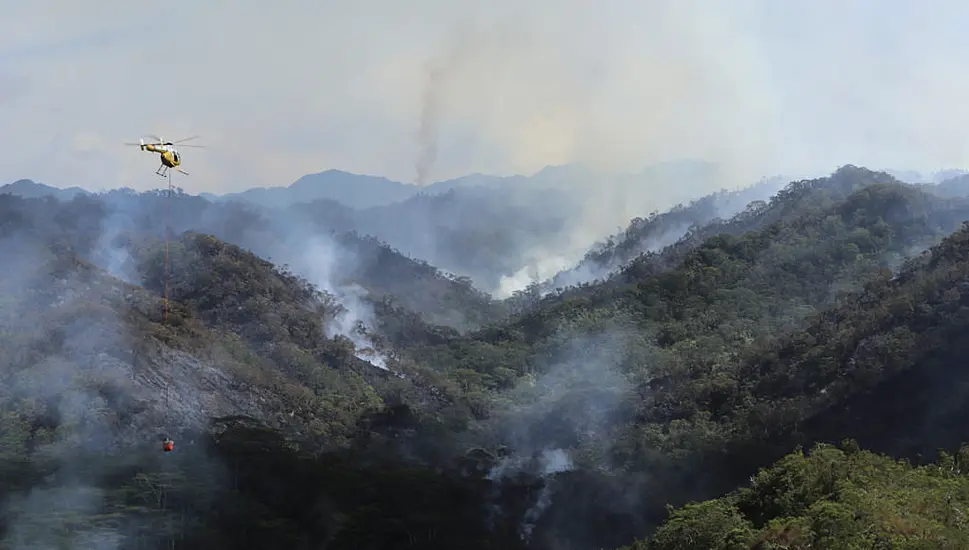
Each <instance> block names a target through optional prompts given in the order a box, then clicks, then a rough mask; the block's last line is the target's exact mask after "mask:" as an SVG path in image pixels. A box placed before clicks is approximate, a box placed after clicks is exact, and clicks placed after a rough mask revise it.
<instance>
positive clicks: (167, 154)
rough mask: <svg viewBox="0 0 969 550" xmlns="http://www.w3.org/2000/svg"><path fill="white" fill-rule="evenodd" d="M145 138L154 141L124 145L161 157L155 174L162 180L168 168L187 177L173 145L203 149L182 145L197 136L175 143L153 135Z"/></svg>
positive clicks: (166, 174)
mask: <svg viewBox="0 0 969 550" xmlns="http://www.w3.org/2000/svg"><path fill="white" fill-rule="evenodd" d="M145 137H147V138H149V139H151V140H154V141H149V142H147V143H146V142H145V138H141V139H139V140H138V143H125V145H137V146H138V147H140V148H141V150H142V151H150V152H152V153H158V156H159V157H161V166H159V167H158V170H156V171H155V173H156V174H158V175H159V176H161V177H163V178H164V177H166V176H168V169H169V168H174V169H176V170H178V171H179V172H181V173H183V174H185V175H186V176H187V175H188V172H186V171H185V170H183V169H182V167H181V165H182V156H181V155H179V154H178V149H176V148H175V145H178V146H179V147H198V148H204V147H205V146H204V145H186V144H184V142H186V141H190V140H193V139H196V138H198V137H199V136H192V137H187V138H183V139H179V140H176V141H165V140H164V139H162V138H160V137H158V136H154V135H147V136H145Z"/></svg>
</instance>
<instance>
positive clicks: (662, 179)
mask: <svg viewBox="0 0 969 550" xmlns="http://www.w3.org/2000/svg"><path fill="white" fill-rule="evenodd" d="M892 173H893V174H894V175H895V176H896V177H898V178H899V179H902V180H905V181H909V182H913V183H918V182H923V183H924V182H931V183H933V184H937V183H939V182H943V180H944V181H945V182H944V183H942V185H941V186H940V189H939V190H940V191H942V190H943V189H942V188H946V189H948V187H952V186H955V187H961V186H965V185H966V184H965V181H966V177H967V176H965V175H964V174H965V172H962V171H957V170H949V171H945V172H938V173H936V174H932V175H923V174H919V173H917V172H910V171H909V172H904V171H894V172H892ZM791 179H794V178H784V177H774V178H770V184H769V185H757V186H754V187H750V184H751V183H753V182H736V181H730V180H729V179H728V178H726V177H725V176H724V175H723V174H722V173H721V172H720V171H719V169H718V167H717V166H716V165H715V164H712V163H707V162H700V161H679V162H669V163H663V164H658V165H654V166H650V167H648V168H647V169H645V170H643V171H642V172H639V173H636V174H615V173H608V172H604V171H600V170H595V169H593V168H590V167H587V166H583V165H577V164H572V165H564V166H549V167H546V168H544V169H543V170H541V171H539V172H537V173H535V174H533V175H531V176H524V175H514V176H489V175H484V174H471V175H467V176H463V177H460V178H456V179H451V180H445V181H440V182H436V183H433V184H430V185H427V186H417V185H414V184H409V183H401V182H396V181H393V180H389V179H387V178H383V177H377V176H368V175H360V174H351V173H348V172H343V171H340V170H327V171H324V172H320V173H317V174H308V175H306V176H303V177H301V178H300V179H298V180H297V181H295V182H294V183H292V184H291V185H289V186H288V187H260V188H253V189H248V190H246V191H242V192H238V193H227V194H223V195H215V194H211V193H200V194H199V196H201V197H203V198H205V199H206V200H209V201H211V202H216V203H226V202H236V203H242V204H246V205H249V206H251V207H255V208H256V209H258V210H259V211H261V212H262V213H263V214H264V215H267V216H269V217H271V218H274V219H277V220H280V221H283V220H289V221H292V222H295V221H297V220H301V222H300V223H310V224H312V225H313V226H315V227H316V228H317V230H321V231H324V232H331V231H336V232H345V231H351V232H356V233H359V234H363V235H371V236H374V237H376V238H377V239H379V240H381V241H383V242H385V243H387V244H388V245H390V246H391V247H393V248H395V249H397V250H398V251H400V252H401V253H403V254H405V255H407V256H410V257H411V258H415V259H420V260H423V261H426V262H428V263H430V264H431V265H433V266H435V267H438V268H440V269H442V270H445V271H447V272H450V273H453V274H455V275H459V276H466V277H470V278H471V280H472V281H473V282H474V284H475V286H477V287H478V288H480V289H482V290H485V291H487V292H490V293H496V294H497V295H500V296H502V297H504V296H509V295H511V294H512V293H514V292H515V291H517V290H522V289H524V288H525V287H526V286H528V285H529V284H532V283H537V282H540V281H550V279H553V278H556V275H557V274H560V275H561V276H559V277H558V278H557V279H556V281H555V284H558V283H562V282H566V280H565V279H568V282H571V283H578V282H581V281H584V280H587V279H588V278H589V277H592V278H595V277H594V276H593V275H595V276H598V275H602V274H604V273H600V272H601V271H602V270H606V271H609V270H612V269H616V268H618V267H619V265H620V264H623V263H625V262H628V261H630V260H631V257H630V255H632V256H635V255H636V254H638V253H641V252H642V251H643V250H645V249H652V247H653V246H659V245H662V244H664V243H665V241H663V240H662V239H660V241H657V242H656V243H653V244H652V245H648V246H647V244H648V243H647V241H649V242H652V239H656V238H658V237H659V235H653V234H652V233H653V229H654V228H653V224H650V225H649V226H648V227H644V228H643V231H646V232H647V233H649V236H648V237H649V238H645V237H644V238H645V240H643V239H640V238H639V237H638V236H636V237H635V238H630V235H631V234H630V233H629V231H630V229H629V228H628V227H626V226H627V225H628V224H629V223H630V220H634V225H635V220H643V219H646V217H648V215H649V213H650V212H656V213H658V212H661V211H665V210H668V209H669V208H671V207H674V206H675V205H677V204H683V205H686V204H687V203H690V201H694V200H696V199H697V198H698V197H708V196H710V194H711V193H718V192H720V191H722V190H728V191H731V193H728V194H726V195H722V194H721V195H718V196H717V197H716V198H712V197H710V200H714V201H715V202H716V203H717V207H716V208H713V207H712V206H711V208H712V210H711V209H710V208H706V207H704V208H701V210H703V212H700V213H698V214H697V215H698V216H699V218H696V219H694V217H691V216H693V214H690V215H688V216H686V217H687V218H690V220H689V221H690V223H702V222H706V221H709V220H708V219H707V218H709V217H710V216H727V217H729V215H732V214H733V213H735V212H737V211H740V210H742V209H743V207H744V205H745V204H746V202H749V201H751V200H765V199H768V198H769V196H770V195H771V194H772V193H773V192H774V191H776V190H777V189H778V188H780V187H783V185H784V183H786V182H787V181H790V180H791ZM765 181H766V180H765ZM741 188H744V189H747V191H745V192H743V193H736V190H739V189H741ZM189 190H190V189H189ZM953 192H954V193H956V194H961V193H959V192H958V191H953ZM2 193H10V194H13V195H18V196H21V197H24V198H38V197H43V196H53V197H56V198H57V199H59V200H66V201H69V200H71V199H73V198H74V197H76V196H78V195H81V194H89V193H90V192H89V191H86V190H84V189H81V188H79V187H71V188H67V189H60V188H57V187H53V186H50V185H45V184H42V183H37V182H33V181H31V180H19V181H17V182H14V183H12V184H9V185H5V186H2V187H0V194H2ZM728 199H729V200H728ZM725 200H728V202H742V203H745V204H731V205H727V204H725V203H724V204H721V203H722V202H723V201H725ZM697 204H701V203H697ZM702 204H706V203H702ZM710 205H713V203H712V202H711V203H710ZM710 205H708V206H710ZM707 210H710V211H709V212H707ZM689 212H692V210H689ZM689 212H686V213H684V215H686V214H688V213H689ZM701 214H702V215H701ZM667 217H668V216H667ZM663 219H664V220H665V219H666V218H663ZM684 223H686V222H684ZM660 225H662V226H663V227H666V225H665V222H664V223H663V224H660ZM681 225H682V224H680V225H677V226H676V227H674V228H667V229H670V230H673V229H675V231H673V233H670V234H669V235H668V237H669V238H671V239H674V240H675V239H676V238H678V237H679V236H680V234H681V233H682V232H683V231H686V229H687V225H689V223H686V225H682V227H681ZM623 228H626V229H623ZM647 229H648V231H647ZM633 233H636V235H638V231H633ZM674 233H675V234H674ZM610 235H611V236H612V238H610ZM603 240H610V241H613V242H616V243H618V242H619V241H623V242H624V243H625V244H623V247H625V248H623V250H624V252H623V253H622V254H618V255H616V256H615V257H612V256H611V255H610V258H611V259H610V261H608V262H606V263H605V264H602V265H599V262H598V260H597V261H595V262H593V263H595V264H596V265H595V269H593V270H592V271H594V272H595V273H594V274H593V273H592V272H591V271H590V272H589V273H586V271H589V269H591V267H590V266H591V265H592V264H590V261H592V259H590V258H589V257H586V258H585V261H583V262H582V263H579V262H580V261H581V260H583V257H585V256H586V255H587V253H593V254H595V251H596V250H598V247H597V246H596V243H597V242H599V243H602V242H603ZM640 241H642V242H640ZM644 247H645V248H644ZM626 248H628V250H626ZM600 252H601V251H600ZM600 255H601V254H600ZM606 264H608V265H606ZM566 275H567V277H566ZM580 275H581V277H580ZM563 277H565V279H563ZM575 277H579V278H578V279H575ZM573 279H575V280H573Z"/></svg>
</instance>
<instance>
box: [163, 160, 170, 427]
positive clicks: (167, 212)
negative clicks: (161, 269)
mask: <svg viewBox="0 0 969 550" xmlns="http://www.w3.org/2000/svg"><path fill="white" fill-rule="evenodd" d="M165 202H166V204H165V302H164V304H165V314H164V324H165V325H168V309H169V305H168V286H169V278H170V276H171V264H170V262H169V254H168V239H169V234H170V233H171V231H172V173H171V172H168V199H167V200H166V201H165ZM170 393H171V391H170V387H169V384H168V381H167V380H166V381H165V410H166V411H167V410H168V409H169V394H170Z"/></svg>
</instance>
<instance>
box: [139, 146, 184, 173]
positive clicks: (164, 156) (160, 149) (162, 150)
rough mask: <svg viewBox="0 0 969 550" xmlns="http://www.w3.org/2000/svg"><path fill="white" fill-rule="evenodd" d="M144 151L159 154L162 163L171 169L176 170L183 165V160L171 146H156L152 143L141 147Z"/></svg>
mask: <svg viewBox="0 0 969 550" xmlns="http://www.w3.org/2000/svg"><path fill="white" fill-rule="evenodd" d="M141 149H142V151H151V152H152V153H158V156H159V157H160V158H161V163H162V164H163V165H165V166H167V167H169V168H175V167H176V166H179V165H180V164H182V159H181V157H180V156H179V154H178V151H176V150H175V148H174V147H172V146H171V145H154V144H151V143H146V144H144V145H142V146H141Z"/></svg>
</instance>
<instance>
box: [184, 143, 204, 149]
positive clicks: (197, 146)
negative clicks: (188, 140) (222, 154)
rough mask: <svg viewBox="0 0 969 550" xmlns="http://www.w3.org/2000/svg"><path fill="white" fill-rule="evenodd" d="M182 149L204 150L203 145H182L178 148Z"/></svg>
mask: <svg viewBox="0 0 969 550" xmlns="http://www.w3.org/2000/svg"><path fill="white" fill-rule="evenodd" d="M182 147H195V148H196V149H205V146H204V145H191V144H182V145H179V146H178V148H179V149H181V148H182Z"/></svg>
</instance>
